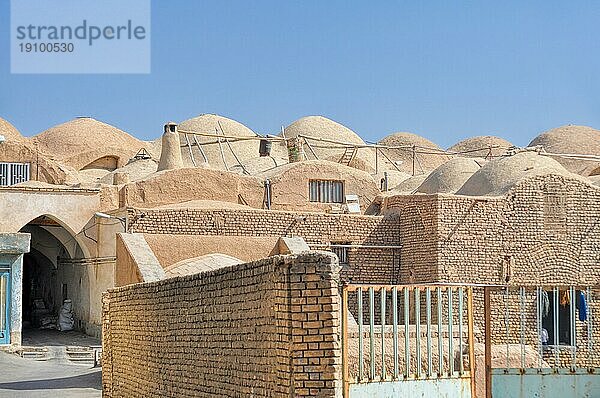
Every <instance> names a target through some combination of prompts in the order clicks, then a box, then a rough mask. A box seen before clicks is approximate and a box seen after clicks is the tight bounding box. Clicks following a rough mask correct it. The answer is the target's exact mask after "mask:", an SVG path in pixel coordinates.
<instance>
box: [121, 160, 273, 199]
mask: <svg viewBox="0 0 600 398" xmlns="http://www.w3.org/2000/svg"><path fill="white" fill-rule="evenodd" d="M239 195H241V196H242V197H243V199H244V200H245V201H246V202H247V203H248V204H249V205H250V206H252V207H255V208H262V204H263V197H264V188H263V183H262V182H261V180H260V179H258V178H256V177H249V176H241V175H239V174H236V173H230V172H226V171H220V170H213V169H207V168H200V167H197V168H185V169H176V170H166V171H162V172H159V173H156V174H154V175H153V176H151V177H149V178H147V179H145V180H143V181H138V182H133V183H130V184H127V185H125V186H124V187H123V188H122V189H121V206H123V207H124V206H133V207H155V206H160V205H166V204H172V203H181V202H186V201H190V200H217V201H223V202H232V203H240V199H239Z"/></svg>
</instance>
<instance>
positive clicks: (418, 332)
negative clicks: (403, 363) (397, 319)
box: [414, 287, 421, 378]
mask: <svg viewBox="0 0 600 398" xmlns="http://www.w3.org/2000/svg"><path fill="white" fill-rule="evenodd" d="M414 292H415V336H416V337H415V362H416V364H415V365H416V368H415V369H416V372H415V373H416V376H417V378H419V377H421V290H420V289H419V288H418V287H416V288H415V289H414Z"/></svg>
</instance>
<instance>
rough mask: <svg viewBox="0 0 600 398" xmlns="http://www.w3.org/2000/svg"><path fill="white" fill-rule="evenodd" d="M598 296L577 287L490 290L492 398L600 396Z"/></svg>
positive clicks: (487, 308) (487, 342) (486, 295)
mask: <svg viewBox="0 0 600 398" xmlns="http://www.w3.org/2000/svg"><path fill="white" fill-rule="evenodd" d="M597 293H598V291H595V290H594V289H593V288H591V287H575V286H536V287H524V286H513V287H486V288H485V293H484V303H485V363H486V391H487V396H488V397H491V398H509V397H510V398H526V397H538V398H565V397H573V398H579V397H581V398H583V397H586V398H587V397H598V396H600V353H599V352H598V348H599V347H598V345H597V342H600V341H599V340H598V337H599V336H598V330H597V328H596V327H595V316H596V315H597V311H598V306H597V302H596V296H597ZM598 303H600V302H598Z"/></svg>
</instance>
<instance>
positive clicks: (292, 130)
mask: <svg viewBox="0 0 600 398" xmlns="http://www.w3.org/2000/svg"><path fill="white" fill-rule="evenodd" d="M283 135H285V138H293V137H297V136H298V135H302V136H308V137H314V138H318V139H327V140H332V141H336V142H341V143H346V144H349V145H352V144H356V145H358V146H363V145H365V142H364V141H363V139H362V138H360V137H359V135H358V134H356V133H355V132H354V131H352V130H350V129H349V128H348V127H346V126H344V125H342V124H340V123H338V122H335V121H333V120H331V119H328V118H326V117H323V116H306V117H303V118H300V119H298V120H296V121H295V122H293V123H292V124H290V125H289V126H287V127H286V128H285V129H284V134H283ZM318 139H312V140H311V139H306V141H307V142H308V144H309V145H310V146H311V148H313V150H314V152H315V153H316V155H317V157H318V159H319V160H329V161H332V162H336V163H338V162H339V161H340V159H341V158H342V156H343V155H344V152H345V151H346V148H345V147H344V145H341V144H335V143H328V142H322V141H319V140H318ZM304 152H305V153H306V156H307V157H308V159H310V160H314V159H315V157H314V155H313V154H312V152H311V151H310V149H309V148H304ZM349 166H350V167H354V168H356V169H359V170H363V171H368V172H372V171H373V170H375V152H374V151H373V149H372V148H361V149H358V151H357V152H356V156H355V158H354V160H353V161H352V162H351V163H350V164H349Z"/></svg>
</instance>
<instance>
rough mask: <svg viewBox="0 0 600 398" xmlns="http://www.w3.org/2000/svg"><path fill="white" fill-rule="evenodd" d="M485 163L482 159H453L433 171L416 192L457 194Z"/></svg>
mask: <svg viewBox="0 0 600 398" xmlns="http://www.w3.org/2000/svg"><path fill="white" fill-rule="evenodd" d="M485 163H486V161H485V160H482V159H472V158H454V159H451V160H449V161H447V162H446V163H444V164H443V165H441V166H440V167H438V168H437V169H435V170H434V171H432V172H431V174H429V176H427V178H426V179H425V181H423V183H422V184H421V185H420V186H419V187H418V188H417V190H416V192H418V193H426V194H434V193H455V192H456V191H458V190H459V189H460V188H461V187H462V186H463V185H464V183H465V182H466V181H467V180H468V179H469V178H470V177H471V176H472V175H473V174H474V173H475V172H477V171H478V170H479V169H480V168H481V166H483V165H484V164H485Z"/></svg>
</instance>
